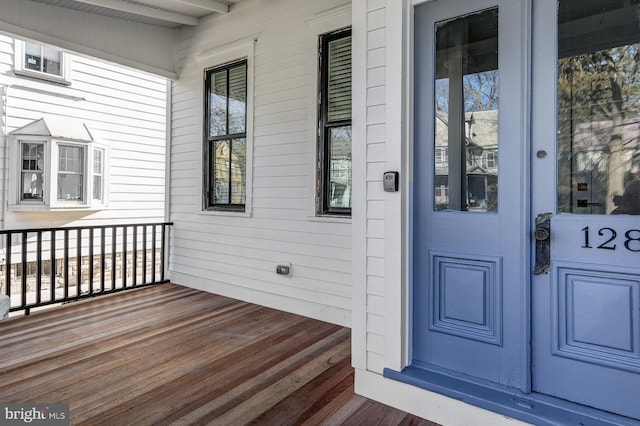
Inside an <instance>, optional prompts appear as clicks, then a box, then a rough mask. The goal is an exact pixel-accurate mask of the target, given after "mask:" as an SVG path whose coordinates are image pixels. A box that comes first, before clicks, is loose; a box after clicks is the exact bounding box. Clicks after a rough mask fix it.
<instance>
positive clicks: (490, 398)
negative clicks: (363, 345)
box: [384, 363, 640, 426]
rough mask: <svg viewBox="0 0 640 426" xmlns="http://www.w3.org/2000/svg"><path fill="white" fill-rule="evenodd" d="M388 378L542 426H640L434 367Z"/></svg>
mask: <svg viewBox="0 0 640 426" xmlns="http://www.w3.org/2000/svg"><path fill="white" fill-rule="evenodd" d="M384 377H385V378H388V379H392V380H396V381H399V382H402V383H406V384H409V385H412V386H417V387H419V388H422V389H426V390H428V391H431V392H436V393H439V394H442V395H445V396H448V397H450V398H454V399H457V400H459V401H462V402H465V403H467V404H471V405H474V406H476V407H480V408H484V409H486V410H489V411H493V412H496V413H499V414H503V415H505V416H509V417H511V418H514V419H517V420H522V421H524V422H528V423H531V424H535V425H539V426H543V425H548V426H551V425H554V426H557V425H589V426H640V420H635V419H631V418H629V417H623V416H619V415H616V414H612V413H609V412H606V411H602V410H598V409H595V408H592V407H587V406H584V405H580V404H576V403H572V402H569V401H566V400H563V399H559V398H554V397H551V396H548V395H543V394H539V393H524V392H522V391H520V390H518V389H515V388H510V387H507V386H502V385H498V384H495V383H491V382H488V381H483V380H480V379H476V378H472V377H468V376H464V375H460V374H456V373H454V372H451V371H449V370H445V369H441V368H438V367H435V366H431V365H424V364H420V363H414V364H412V365H410V366H408V367H406V368H405V369H404V370H402V371H400V372H399V371H395V370H391V369H388V368H386V369H385V370H384Z"/></svg>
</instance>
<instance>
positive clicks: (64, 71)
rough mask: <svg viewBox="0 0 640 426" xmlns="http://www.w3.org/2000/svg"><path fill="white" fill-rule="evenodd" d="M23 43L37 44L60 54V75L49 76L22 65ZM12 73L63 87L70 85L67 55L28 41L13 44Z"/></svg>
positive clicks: (69, 61) (69, 65)
mask: <svg viewBox="0 0 640 426" xmlns="http://www.w3.org/2000/svg"><path fill="white" fill-rule="evenodd" d="M25 43H31V44H37V45H40V46H41V47H47V48H50V49H53V50H57V51H59V52H60V75H55V74H49V73H46V72H42V71H36V70H32V69H30V68H27V67H26V66H25V63H24V52H25V50H26V49H25ZM14 63H15V66H14V73H15V74H18V75H23V76H26V77H32V78H37V79H40V80H47V81H51V82H53V83H60V84H65V85H70V84H71V60H70V58H69V55H68V54H67V53H66V52H63V51H62V50H60V49H57V48H55V47H52V46H48V45H45V44H41V43H36V42H30V41H22V40H15V43H14Z"/></svg>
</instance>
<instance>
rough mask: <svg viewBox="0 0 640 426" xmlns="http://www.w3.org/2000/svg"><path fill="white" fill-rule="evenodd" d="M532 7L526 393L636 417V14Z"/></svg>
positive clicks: (639, 185) (551, 2)
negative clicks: (534, 229)
mask: <svg viewBox="0 0 640 426" xmlns="http://www.w3.org/2000/svg"><path fill="white" fill-rule="evenodd" d="M533 6H534V9H533V22H534V24H533V25H534V28H533V34H534V38H533V58H532V64H533V84H532V89H533V90H532V100H533V110H532V111H533V114H532V145H533V149H532V154H533V155H532V164H533V166H532V167H533V169H532V185H531V186H532V221H533V220H535V219H536V217H538V215H539V214H542V213H551V215H550V218H551V220H550V229H549V231H550V238H549V240H548V243H549V244H550V262H549V263H548V266H546V265H545V262H544V261H542V260H541V259H536V260H537V262H538V264H539V270H538V271H537V273H538V274H537V275H534V276H533V279H532V308H533V309H532V348H533V351H532V367H533V368H532V372H533V373H532V388H533V391H535V392H539V393H543V394H547V395H551V396H554V397H558V398H562V399H565V400H568V401H572V402H576V403H579V404H583V405H587V406H592V407H595V408H598V409H601V410H606V411H609V412H613V413H617V414H620V415H623V416H628V417H631V418H635V419H640V403H639V401H640V399H639V396H638V390H640V216H638V214H640V180H638V179H640V173H637V172H640V70H639V65H640V31H639V30H638V28H639V26H640V19H639V14H638V6H637V4H636V3H635V2H622V1H621V2H613V1H609V0H559V1H557V0H540V1H536V2H534V5H533ZM544 234H545V233H544V231H542V232H541V234H540V238H541V240H544V238H545V235H544ZM541 244H542V245H543V244H544V241H541V242H540V243H538V245H539V247H538V249H539V250H538V251H541V252H544V249H542V250H540V248H541V247H540V245H541ZM542 257H543V256H542Z"/></svg>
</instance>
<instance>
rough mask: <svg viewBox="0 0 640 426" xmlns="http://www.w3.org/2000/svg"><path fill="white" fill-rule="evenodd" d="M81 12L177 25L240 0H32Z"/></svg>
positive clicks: (225, 9)
mask: <svg viewBox="0 0 640 426" xmlns="http://www.w3.org/2000/svg"><path fill="white" fill-rule="evenodd" d="M30 1H34V2H36V3H44V4H48V5H51V6H58V7H63V8H68V9H73V10H78V11H81V12H87V13H92V14H96V15H101V16H109V17H112V18H117V19H125V20H128V21H133V22H141V23H144V24H150V25H158V26H162V27H170V28H176V27H179V26H181V25H189V26H195V25H198V20H199V19H200V18H202V17H203V16H206V15H209V14H211V13H228V12H229V8H230V7H231V6H232V4H234V3H237V2H239V1H240V0H30Z"/></svg>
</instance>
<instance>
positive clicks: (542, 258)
mask: <svg viewBox="0 0 640 426" xmlns="http://www.w3.org/2000/svg"><path fill="white" fill-rule="evenodd" d="M551 216H552V214H551V213H541V214H539V215H538V216H536V229H535V230H534V231H533V238H534V239H535V240H536V264H535V267H534V268H533V274H534V275H542V274H546V273H548V272H549V269H550V267H551Z"/></svg>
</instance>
